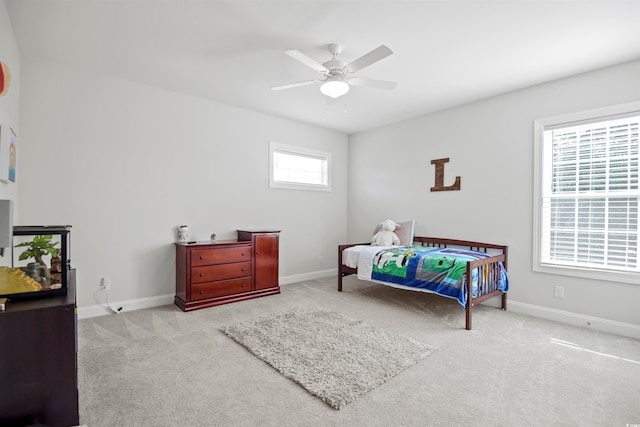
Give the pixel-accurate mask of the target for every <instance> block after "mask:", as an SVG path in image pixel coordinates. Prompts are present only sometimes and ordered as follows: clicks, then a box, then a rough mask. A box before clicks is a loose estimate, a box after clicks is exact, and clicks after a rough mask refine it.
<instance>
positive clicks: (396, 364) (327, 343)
mask: <svg viewBox="0 0 640 427" xmlns="http://www.w3.org/2000/svg"><path fill="white" fill-rule="evenodd" d="M220 330H221V331H222V332H224V333H225V334H227V335H228V336H229V337H231V338H233V339H234V340H235V341H237V342H238V343H239V344H241V345H242V346H244V347H245V348H246V349H247V350H249V351H250V352H251V353H253V354H254V355H256V356H257V357H258V358H260V359H262V360H264V361H265V362H267V363H268V364H269V365H271V366H272V367H274V368H275V369H276V370H277V371H278V372H280V373H281V374H282V375H284V376H285V377H287V378H289V379H291V380H293V381H295V382H296V383H298V384H300V385H301V386H302V387H304V388H305V389H306V390H307V391H308V392H309V393H311V394H312V395H314V396H317V397H318V398H319V399H320V400H322V401H323V402H325V403H327V404H328V405H329V406H331V407H333V408H335V409H340V408H342V407H343V406H344V405H346V404H348V403H350V402H353V401H354V400H355V399H357V398H358V397H360V396H362V395H364V394H365V393H367V392H369V391H371V390H373V389H374V388H376V387H378V386H379V385H381V384H383V383H384V382H386V381H387V380H389V379H391V378H392V377H394V376H396V375H398V374H399V373H400V372H402V371H404V370H405V369H407V368H409V367H411V366H413V365H415V364H416V363H418V362H419V361H420V360H422V359H424V358H425V357H427V356H428V355H429V354H430V353H431V348H430V347H429V346H428V345H426V344H424V343H421V342H418V341H416V340H413V339H410V338H405V337H403V336H401V335H398V334H397V333H395V332H389V331H385V330H384V329H379V328H375V327H373V326H371V325H369V324H367V323H365V322H363V321H360V320H355V319H353V318H350V317H347V316H345V315H343V314H341V313H337V312H335V311H330V310H322V309H318V308H315V307H303V308H295V309H293V310H289V311H286V312H278V313H274V314H271V315H269V316H265V317H261V318H259V319H255V320H251V321H247V322H242V323H238V324H235V325H230V326H225V327H223V328H221V329H220Z"/></svg>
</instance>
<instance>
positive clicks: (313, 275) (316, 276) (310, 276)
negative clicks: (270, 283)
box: [280, 268, 338, 285]
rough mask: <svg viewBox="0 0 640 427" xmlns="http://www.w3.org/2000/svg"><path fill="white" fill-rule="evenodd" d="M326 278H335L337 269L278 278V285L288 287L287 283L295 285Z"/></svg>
mask: <svg viewBox="0 0 640 427" xmlns="http://www.w3.org/2000/svg"><path fill="white" fill-rule="evenodd" d="M328 276H336V278H337V277H338V269H337V268H330V269H328V270H320V271H312V272H311V273H304V274H294V275H292V276H284V277H280V284H281V285H288V284H289V283H297V282H304V281H305V280H315V279H321V278H323V277H328Z"/></svg>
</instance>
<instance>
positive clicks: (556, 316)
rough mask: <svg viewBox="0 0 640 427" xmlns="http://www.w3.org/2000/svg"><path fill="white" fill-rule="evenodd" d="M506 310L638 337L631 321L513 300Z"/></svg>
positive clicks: (509, 302)
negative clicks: (626, 321)
mask: <svg viewBox="0 0 640 427" xmlns="http://www.w3.org/2000/svg"><path fill="white" fill-rule="evenodd" d="M507 310H509V311H513V312H515V313H521V314H526V315H529V316H533V317H540V318H542V319H547V320H553V321H556V322H560V323H566V324H569V325H573V326H582V327H586V328H589V329H595V330H597V331H602V332H608V333H611V334H616V335H622V336H625V337H629V338H635V339H640V325H634V324H631V323H624V322H618V321H616V320H609V319H603V318H600V317H593V316H587V315H584V314H578V313H572V312H570V311H562V310H556V309H554V308H548V307H542V306H539V305H533V304H527V303H524V302H518V301H513V300H509V301H508V302H507Z"/></svg>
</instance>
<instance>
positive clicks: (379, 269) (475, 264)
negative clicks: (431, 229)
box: [338, 236, 509, 330]
mask: <svg viewBox="0 0 640 427" xmlns="http://www.w3.org/2000/svg"><path fill="white" fill-rule="evenodd" d="M411 240H412V241H413V244H411V245H408V246H393V247H383V246H371V245H370V244H369V243H355V244H348V245H340V246H338V291H340V292H342V279H343V278H344V277H345V276H348V275H351V274H357V275H358V279H360V280H369V281H372V282H376V283H381V284H384V285H387V286H393V287H397V288H401V289H408V290H413V291H421V292H430V293H435V294H437V295H441V296H444V297H447V298H452V299H455V300H457V301H458V302H459V303H460V305H461V306H462V307H463V308H464V309H465V310H466V329H467V330H471V316H472V311H473V307H474V306H476V305H478V304H480V303H482V302H483V301H485V300H487V299H489V298H493V297H497V296H499V297H501V298H502V306H501V308H502V310H506V309H507V291H508V289H509V280H508V277H507V255H508V248H507V246H503V245H496V244H491V243H479V242H470V241H465V240H454V239H440V238H434V237H419V236H416V237H413V236H412V239H411Z"/></svg>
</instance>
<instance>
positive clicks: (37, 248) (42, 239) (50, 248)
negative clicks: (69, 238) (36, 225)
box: [16, 235, 58, 282]
mask: <svg viewBox="0 0 640 427" xmlns="http://www.w3.org/2000/svg"><path fill="white" fill-rule="evenodd" d="M52 239H53V236H51V235H44V236H34V238H33V240H31V241H30V242H24V243H19V244H17V245H16V247H17V248H18V247H26V248H28V249H26V250H24V251H23V252H22V253H21V254H20V257H19V258H18V259H19V260H20V261H24V260H26V259H29V258H33V259H35V260H36V263H37V264H39V265H41V266H43V267H44V268H43V269H42V270H44V274H45V276H44V277H45V278H46V280H47V282H48V281H49V280H50V278H51V274H50V272H49V268H47V264H45V262H44V260H43V259H42V257H43V256H46V255H51V256H52V257H57V256H58V248H57V247H56V245H57V244H58V242H54V241H53V240H52Z"/></svg>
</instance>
